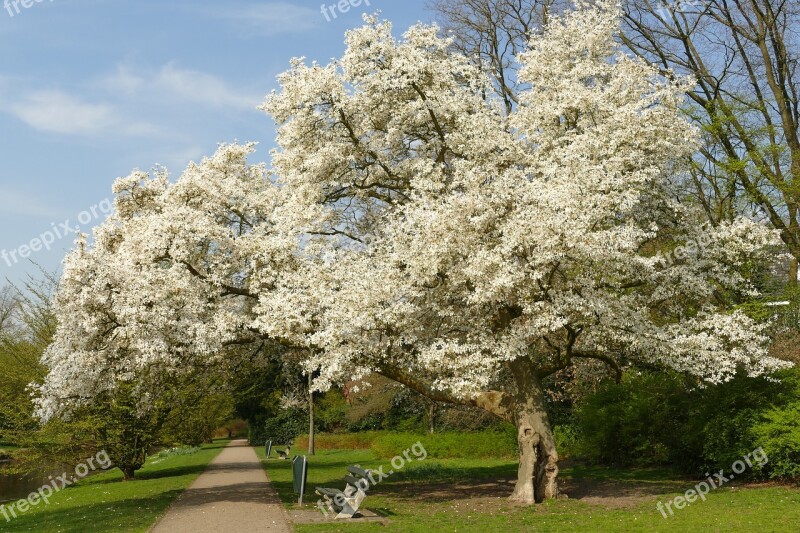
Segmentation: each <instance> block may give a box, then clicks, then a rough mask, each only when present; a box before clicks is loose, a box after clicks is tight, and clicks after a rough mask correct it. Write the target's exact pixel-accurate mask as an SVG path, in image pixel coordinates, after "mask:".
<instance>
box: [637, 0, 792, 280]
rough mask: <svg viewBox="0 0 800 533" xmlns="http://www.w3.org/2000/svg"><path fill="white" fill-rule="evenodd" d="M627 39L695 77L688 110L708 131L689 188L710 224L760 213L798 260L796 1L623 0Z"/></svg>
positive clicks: (668, 68)
mask: <svg viewBox="0 0 800 533" xmlns="http://www.w3.org/2000/svg"><path fill="white" fill-rule="evenodd" d="M624 14H625V16H624V28H623V33H622V40H623V42H624V43H625V44H626V45H627V47H628V48H629V49H630V50H631V51H633V52H634V53H636V54H638V55H640V56H641V57H643V58H644V59H646V60H647V61H648V62H650V63H651V64H653V65H656V66H657V67H659V68H660V69H662V70H663V71H664V72H671V73H674V75H678V76H681V75H690V76H692V77H693V78H694V79H695V81H696V84H693V85H692V86H691V87H689V89H688V91H687V95H688V96H689V99H690V103H691V105H690V106H689V107H688V108H687V116H689V117H690V118H691V120H692V121H693V122H694V123H696V124H697V125H698V127H699V128H700V130H701V131H702V132H703V136H702V137H703V143H702V144H701V146H700V151H699V153H698V154H697V155H696V156H695V157H694V158H693V162H694V164H693V165H692V168H691V176H690V177H691V179H690V180H689V183H688V185H689V187H688V190H690V191H691V193H692V196H693V197H694V198H695V200H696V201H697V202H698V203H699V204H700V205H701V206H702V207H703V209H704V211H705V213H706V216H707V217H708V219H709V220H710V221H711V222H712V223H715V224H716V223H718V222H720V221H723V220H731V219H732V218H733V217H735V216H737V215H738V214H740V213H748V214H752V216H756V217H759V218H763V219H765V220H767V221H769V223H770V224H771V225H772V226H773V227H775V228H776V229H778V230H779V231H780V235H781V239H782V240H783V242H784V244H785V245H786V248H787V249H788V251H789V252H790V253H791V254H792V256H794V260H793V261H792V264H791V267H790V269H789V272H788V280H789V282H790V283H792V284H795V283H796V282H797V259H798V258H799V257H800V225H799V224H798V200H800V135H798V127H800V112H799V110H798V81H799V80H798V79H797V75H798V73H797V61H798V58H799V57H800V55H799V54H800V49H798V43H797V38H796V35H795V32H794V28H796V27H797V24H798V22H800V19H798V17H799V16H800V5H798V3H797V2H796V1H793V0H780V1H775V0H708V1H704V2H676V3H668V2H660V1H651V0H630V1H628V2H625V4H624Z"/></svg>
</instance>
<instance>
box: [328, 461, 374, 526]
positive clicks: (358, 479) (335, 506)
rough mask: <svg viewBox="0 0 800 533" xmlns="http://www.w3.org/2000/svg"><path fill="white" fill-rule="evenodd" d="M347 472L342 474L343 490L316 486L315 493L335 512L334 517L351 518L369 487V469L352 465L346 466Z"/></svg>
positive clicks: (356, 511)
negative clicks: (344, 474) (344, 484)
mask: <svg viewBox="0 0 800 533" xmlns="http://www.w3.org/2000/svg"><path fill="white" fill-rule="evenodd" d="M347 472H348V473H347V475H346V476H344V481H345V482H346V483H347V485H346V486H345V488H344V490H339V489H331V488H327V487H317V488H316V493H317V494H319V495H320V496H322V498H323V499H324V500H325V504H326V505H327V507H328V509H330V510H331V512H333V513H336V518H353V517H354V516H355V515H356V514H357V513H358V509H359V508H360V507H361V504H362V503H363V502H364V499H365V498H366V497H367V491H369V488H370V474H371V473H370V471H369V470H364V469H363V468H361V467H360V466H359V465H352V466H348V467H347Z"/></svg>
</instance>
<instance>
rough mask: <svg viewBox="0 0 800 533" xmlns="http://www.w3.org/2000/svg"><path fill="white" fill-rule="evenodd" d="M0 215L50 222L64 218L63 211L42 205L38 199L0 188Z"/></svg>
mask: <svg viewBox="0 0 800 533" xmlns="http://www.w3.org/2000/svg"><path fill="white" fill-rule="evenodd" d="M0 213H2V214H3V216H6V215H18V216H25V217H38V218H51V219H52V220H55V219H57V218H60V217H63V216H65V214H64V212H63V211H61V210H58V209H53V208H52V207H49V206H46V205H44V204H43V203H42V201H41V199H40V198H36V197H33V196H30V195H28V194H25V193H22V192H19V191H15V190H13V189H8V188H6V187H0Z"/></svg>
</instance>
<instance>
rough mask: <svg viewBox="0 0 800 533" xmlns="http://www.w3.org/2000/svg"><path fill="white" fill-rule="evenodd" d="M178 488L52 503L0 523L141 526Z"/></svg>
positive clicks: (50, 527) (16, 526)
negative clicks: (82, 502) (148, 494)
mask: <svg viewBox="0 0 800 533" xmlns="http://www.w3.org/2000/svg"><path fill="white" fill-rule="evenodd" d="M180 493H181V491H180V490H169V491H165V492H162V493H160V494H157V495H155V496H151V497H147V498H132V499H128V500H122V501H115V502H111V503H104V502H98V503H93V504H90V505H80V506H75V507H56V506H54V505H51V506H50V507H48V508H47V510H46V511H45V512H38V513H36V514H34V515H24V514H23V515H19V516H18V517H17V518H15V519H13V520H11V521H10V522H8V523H3V524H0V530H2V531H11V532H14V531H70V532H72V531H74V532H77V531H81V532H88V531H95V532H100V531H102V532H104V533H105V532H113V531H131V530H142V531H143V530H144V529H146V528H147V526H149V525H150V523H152V521H153V520H154V519H155V517H156V516H157V515H158V514H160V513H161V512H163V509H164V508H166V507H167V506H168V505H169V504H170V502H172V501H173V500H174V499H175V498H176V497H177V496H178V495H179V494H180Z"/></svg>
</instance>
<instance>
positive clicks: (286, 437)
mask: <svg viewBox="0 0 800 533" xmlns="http://www.w3.org/2000/svg"><path fill="white" fill-rule="evenodd" d="M307 431H308V413H307V412H306V411H305V410H303V409H300V408H297V407H294V408H291V409H282V410H280V411H278V413H277V414H276V415H275V416H273V417H270V418H269V419H267V422H266V424H265V425H264V435H265V437H266V439H269V440H271V441H272V443H273V444H286V443H288V442H290V441H294V440H295V439H296V438H297V436H298V435H301V434H302V433H303V432H307Z"/></svg>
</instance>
